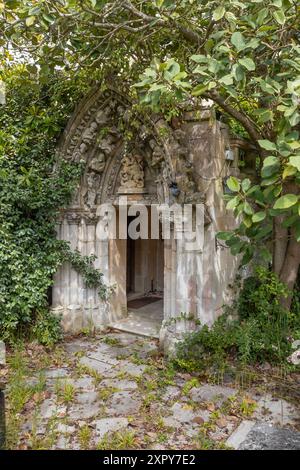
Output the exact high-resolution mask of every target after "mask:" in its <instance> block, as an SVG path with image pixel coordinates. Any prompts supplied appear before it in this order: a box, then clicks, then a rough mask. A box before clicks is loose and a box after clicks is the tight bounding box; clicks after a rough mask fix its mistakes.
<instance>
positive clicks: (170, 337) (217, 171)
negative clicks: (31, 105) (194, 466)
mask: <svg viewBox="0 0 300 470" xmlns="http://www.w3.org/2000/svg"><path fill="white" fill-rule="evenodd" d="M131 120H132V121H133V122H132V123H131ZM178 122H179V123H175V124H173V125H170V124H168V123H166V122H165V121H164V120H163V119H162V118H161V117H159V116H156V117H155V116H152V117H151V118H149V117H143V120H142V121H141V120H139V119H137V118H136V117H134V118H133V117H132V113H131V103H130V102H129V101H128V99H127V98H126V97H124V96H123V95H122V94H120V93H119V92H118V91H115V90H106V91H104V92H102V91H101V90H95V91H93V92H92V93H91V94H90V95H89V96H88V97H87V98H86V99H85V100H84V101H83V102H82V103H81V105H79V106H78V108H77V110H76V111H75V113H74V115H73V117H72V118H71V120H70V122H69V124H68V126H67V128H66V130H65V132H64V134H63V136H62V139H61V142H60V145H59V148H58V154H59V158H66V159H68V160H71V161H75V162H79V161H80V160H84V162H85V172H84V175H83V177H82V180H81V183H80V185H79V187H78V189H77V191H76V194H75V195H74V199H73V201H72V204H71V205H70V207H69V208H68V209H67V210H64V211H62V214H61V220H60V222H59V226H58V237H60V238H62V239H66V240H69V241H70V243H71V246H72V248H74V249H78V250H79V251H80V252H82V253H83V254H84V255H90V254H95V255H96V257H97V259H96V261H95V267H97V268H99V269H100V270H101V271H102V273H103V275H104V282H105V283H107V284H108V285H112V284H114V285H115V286H116V288H115V290H114V293H113V294H112V296H111V297H110V299H109V300H108V301H102V300H101V299H99V297H98V295H97V292H96V291H95V289H88V288H86V287H85V285H84V283H83V280H82V279H81V277H80V275H78V273H76V272H75V271H74V270H73V269H72V267H71V266H69V265H68V264H65V265H64V266H63V267H62V268H61V269H60V270H59V272H58V273H57V274H56V278H55V283H54V287H53V309H54V311H57V312H59V313H61V314H62V316H63V326H64V328H65V330H67V331H71V332H78V331H81V330H82V328H85V327H88V326H89V325H92V326H93V327H96V328H101V327H103V326H107V325H110V324H115V323H116V322H119V321H121V320H122V319H123V318H124V317H125V316H126V315H127V292H126V284H127V282H126V276H127V259H126V252H127V248H126V243H125V241H124V240H122V239H121V238H120V237H119V238H116V239H114V240H110V241H103V240H99V239H98V238H97V236H96V231H97V222H98V216H97V209H98V207H99V205H101V204H107V203H110V204H112V205H113V206H116V205H118V207H121V206H122V204H121V206H120V204H119V202H120V198H123V197H124V196H126V198H127V202H126V205H128V202H129V203H130V204H132V203H139V204H142V205H143V206H146V207H151V206H152V205H155V204H161V203H166V204H172V203H173V202H174V201H176V202H177V203H179V204H184V203H191V204H194V205H195V204H198V203H202V204H203V203H205V208H206V209H205V217H204V228H205V233H204V236H203V238H204V242H203V243H204V245H203V247H202V248H201V249H199V250H198V251H197V250H196V251H193V252H190V251H189V250H187V246H186V244H185V241H184V240H181V239H174V237H171V238H170V239H168V240H164V242H163V252H164V266H163V279H164V282H163V284H164V285H163V291H164V303H163V318H164V322H163V326H162V328H161V331H160V337H161V340H162V342H164V343H165V344H166V345H167V348H168V349H169V345H170V344H173V342H174V340H175V341H176V338H179V337H180V336H181V334H182V333H183V332H186V331H188V330H190V329H191V328H192V329H193V328H195V324H196V320H200V321H201V322H202V323H212V322H213V320H214V318H215V317H216V315H217V314H218V313H219V311H220V307H221V305H222V303H223V301H224V298H226V296H227V295H228V292H227V291H228V290H227V286H228V284H229V282H230V280H232V278H233V276H234V274H235V271H236V267H237V262H236V260H235V259H234V258H232V257H231V256H230V255H229V253H228V252H227V251H224V250H222V249H221V248H220V247H218V245H217V244H216V238H215V234H216V232H217V231H218V230H224V229H226V228H228V225H229V227H230V225H231V226H232V225H233V224H234V220H233V219H232V218H230V217H228V214H226V213H225V207H224V203H223V201H222V194H223V189H222V178H223V177H225V176H228V174H230V173H231V171H232V169H231V168H230V167H229V164H227V163H226V158H225V149H226V146H228V136H227V134H226V129H224V126H223V127H222V125H221V124H220V123H218V122H217V121H215V120H214V119H213V111H212V110H211V109H203V110H198V111H197V112H196V113H195V112H188V113H186V114H185V115H184V116H183V118H182V119H181V120H180V121H178ZM124 126H125V127H124ZM128 129H130V131H131V134H132V138H131V139H130V140H128V139H126V138H125V134H126V131H128ZM233 170H234V171H236V169H235V168H234V169H233ZM170 187H171V188H172V187H173V188H174V187H175V188H176V190H178V191H177V194H176V192H174V191H172V190H171V189H170ZM172 227H173V226H172ZM172 231H173V232H174V227H173V228H172ZM225 267H226V272H225ZM178 318H180V319H181V320H180V321H178ZM137 333H138V331H137Z"/></svg>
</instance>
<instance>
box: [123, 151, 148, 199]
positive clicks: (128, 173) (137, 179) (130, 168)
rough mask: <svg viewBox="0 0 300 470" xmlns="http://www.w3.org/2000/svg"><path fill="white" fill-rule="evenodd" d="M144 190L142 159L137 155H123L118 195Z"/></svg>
mask: <svg viewBox="0 0 300 470" xmlns="http://www.w3.org/2000/svg"><path fill="white" fill-rule="evenodd" d="M143 190H144V167H143V157H142V156H141V155H138V154H125V155H124V156H123V158H122V163H121V171H120V188H119V191H118V192H119V193H120V192H122V193H124V192H125V193H126V192H130V193H131V192H141V191H143Z"/></svg>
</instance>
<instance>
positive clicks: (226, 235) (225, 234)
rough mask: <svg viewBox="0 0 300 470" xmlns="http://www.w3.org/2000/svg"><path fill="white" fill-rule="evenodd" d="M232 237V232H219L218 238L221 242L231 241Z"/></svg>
mask: <svg viewBox="0 0 300 470" xmlns="http://www.w3.org/2000/svg"><path fill="white" fill-rule="evenodd" d="M231 237H232V232H218V233H217V238H219V239H220V240H229V239H230V238H231Z"/></svg>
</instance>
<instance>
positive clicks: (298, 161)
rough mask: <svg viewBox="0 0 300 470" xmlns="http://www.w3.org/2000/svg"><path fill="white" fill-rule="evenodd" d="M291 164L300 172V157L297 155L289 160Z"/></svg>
mask: <svg viewBox="0 0 300 470" xmlns="http://www.w3.org/2000/svg"><path fill="white" fill-rule="evenodd" d="M289 164H290V165H292V166H294V167H295V168H297V170H298V171H300V155H295V156H294V157H290V158H289Z"/></svg>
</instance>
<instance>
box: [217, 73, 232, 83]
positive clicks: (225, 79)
mask: <svg viewBox="0 0 300 470" xmlns="http://www.w3.org/2000/svg"><path fill="white" fill-rule="evenodd" d="M219 82H220V83H224V85H232V84H233V78H232V75H230V74H228V75H225V76H224V77H222V78H220V80H219Z"/></svg>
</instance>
